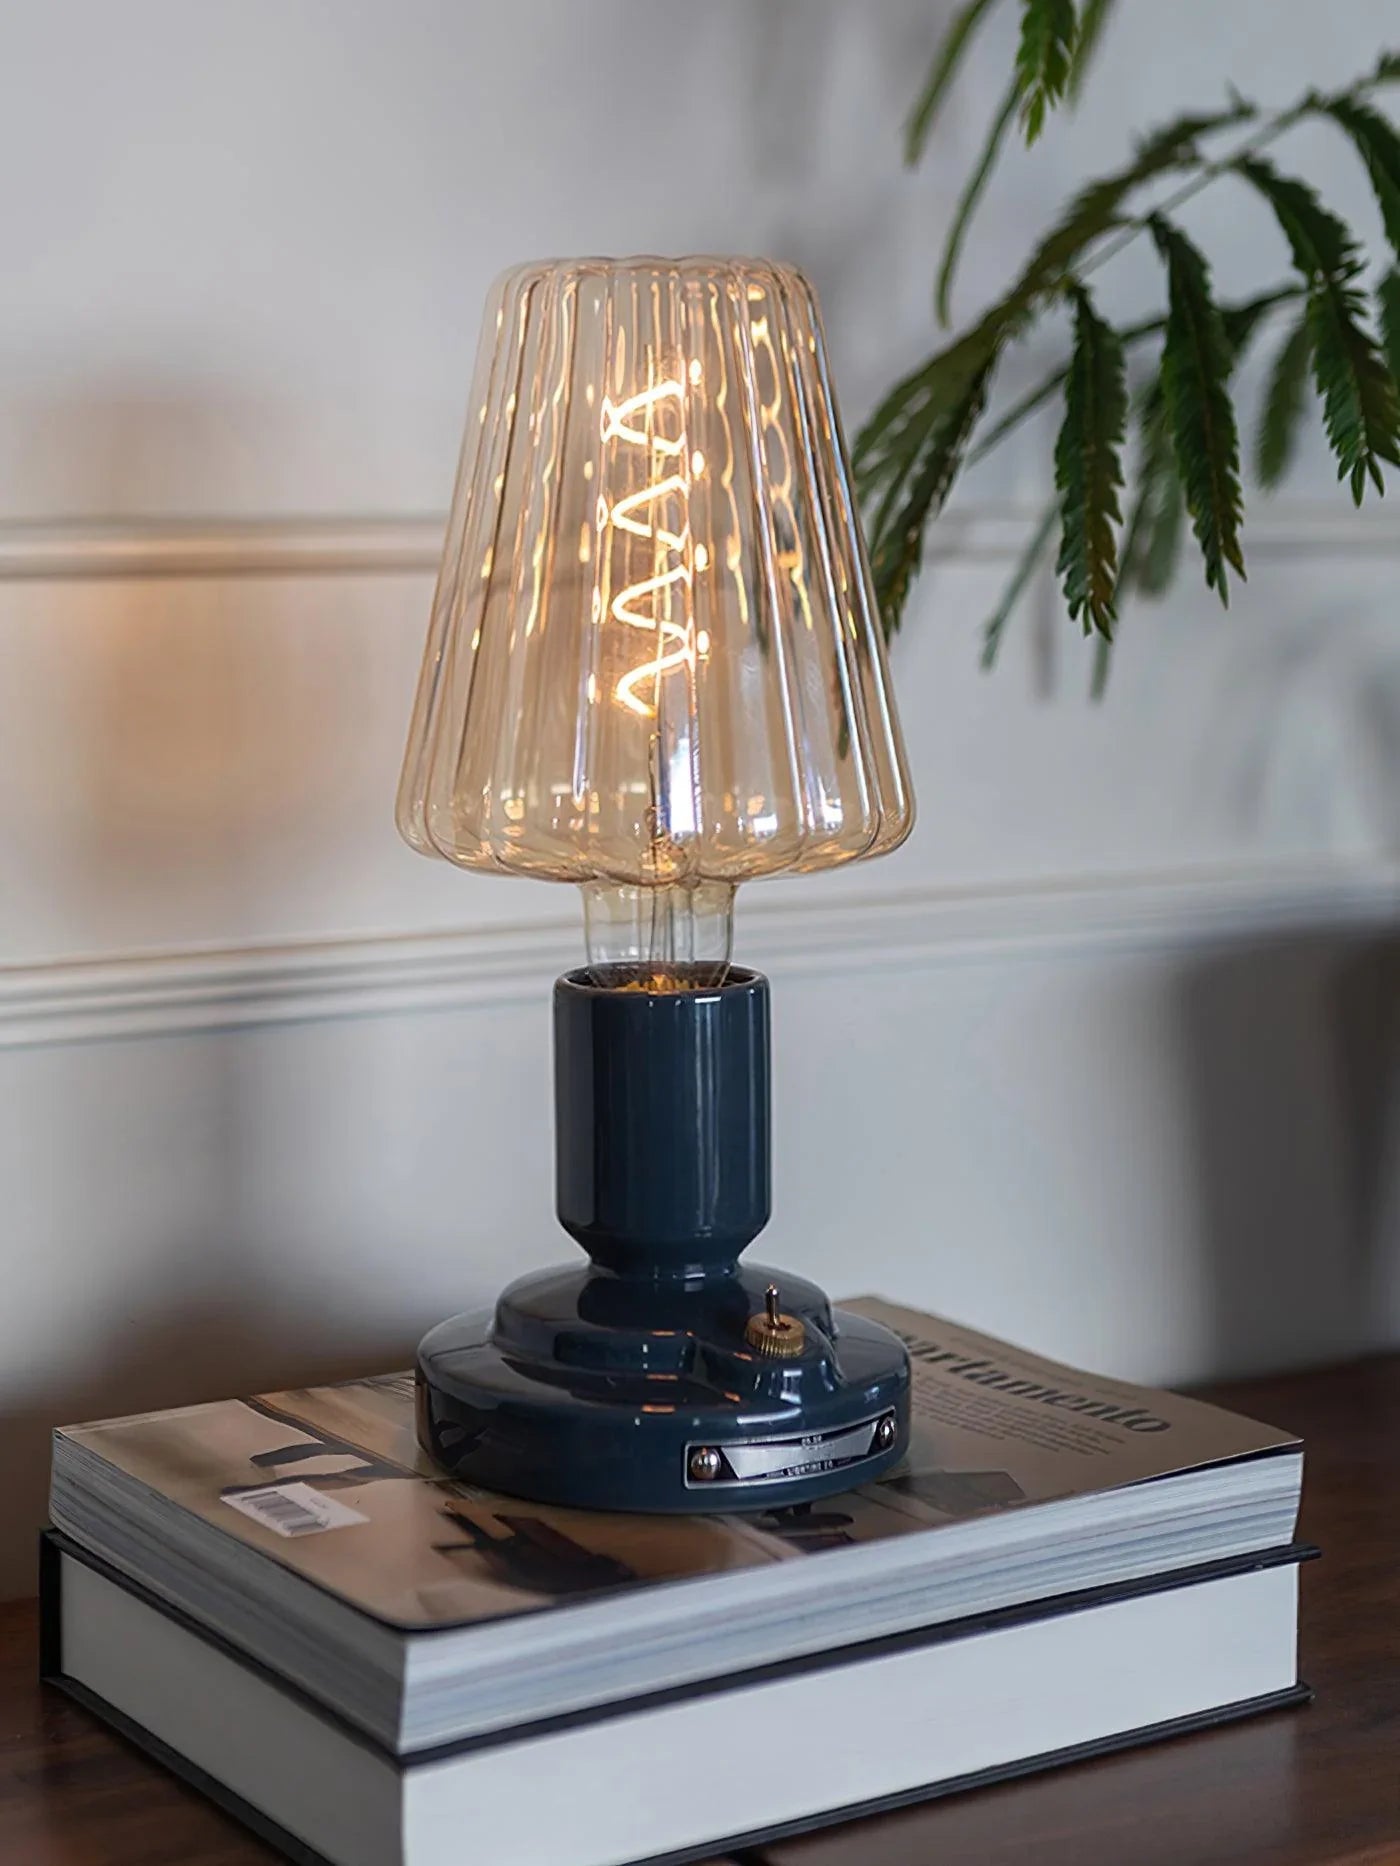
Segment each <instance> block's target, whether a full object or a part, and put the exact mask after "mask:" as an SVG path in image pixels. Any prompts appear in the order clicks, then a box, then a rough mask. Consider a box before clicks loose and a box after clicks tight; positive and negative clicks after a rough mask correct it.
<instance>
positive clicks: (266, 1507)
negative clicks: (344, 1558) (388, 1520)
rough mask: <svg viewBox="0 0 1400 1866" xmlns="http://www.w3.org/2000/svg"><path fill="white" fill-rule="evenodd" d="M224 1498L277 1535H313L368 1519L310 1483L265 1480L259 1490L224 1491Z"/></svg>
mask: <svg viewBox="0 0 1400 1866" xmlns="http://www.w3.org/2000/svg"><path fill="white" fill-rule="evenodd" d="M223 1500H224V1502H225V1503H228V1504H231V1505H232V1506H233V1508H234V1509H235V1510H241V1511H242V1512H243V1514H244V1515H245V1516H251V1517H252V1519H253V1521H254V1522H255V1523H261V1524H262V1526H263V1528H264V1529H271V1530H273V1531H274V1532H275V1533H276V1534H277V1535H279V1536H316V1535H320V1534H321V1532H322V1531H323V1530H325V1529H345V1528H347V1527H348V1526H349V1525H350V1524H351V1523H367V1522H368V1521H369V1518H368V1516H362V1515H361V1514H360V1512H359V1511H358V1510H352V1509H351V1508H350V1506H349V1504H348V1503H338V1502H337V1501H336V1499H335V1498H334V1497H327V1496H324V1495H322V1493H321V1492H320V1491H319V1490H313V1489H312V1488H311V1486H310V1484H265V1485H264V1486H263V1488H262V1489H261V1490H240V1491H237V1492H236V1493H234V1494H233V1495H232V1496H230V1495H227V1494H226V1495H225V1497H224V1499H223Z"/></svg>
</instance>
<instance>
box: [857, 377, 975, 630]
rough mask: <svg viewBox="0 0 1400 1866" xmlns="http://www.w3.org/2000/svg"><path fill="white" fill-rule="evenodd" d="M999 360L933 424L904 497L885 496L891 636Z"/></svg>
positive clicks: (882, 564) (883, 562)
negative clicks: (932, 521) (926, 535)
mask: <svg viewBox="0 0 1400 1866" xmlns="http://www.w3.org/2000/svg"><path fill="white" fill-rule="evenodd" d="M996 362H997V356H996V354H995V353H994V354H993V355H992V356H991V357H990V358H989V359H988V361H987V362H986V363H985V364H984V365H983V366H982V368H981V369H980V370H979V371H978V372H977V374H976V375H975V376H974V377H973V378H972V380H971V381H970V382H969V383H968V384H967V386H966V388H965V389H964V391H963V393H962V395H961V397H960V398H959V399H958V400H957V401H956V402H954V403H952V404H951V405H950V406H948V407H947V408H945V409H944V411H943V413H942V414H941V416H940V417H939V419H938V420H937V421H935V422H934V423H933V424H932V425H931V427H930V429H929V432H928V435H927V438H926V440H925V443H924V446H923V448H922V449H921V450H920V452H919V454H918V455H917V457H916V458H915V460H914V461H913V463H912V466H911V468H910V470H909V471H907V472H906V473H905V474H904V475H903V477H902V479H901V482H900V489H901V494H902V496H901V498H900V499H899V501H898V502H897V503H893V502H891V501H890V500H889V499H888V498H887V499H886V500H885V501H884V502H882V506H881V509H880V511H879V512H878V513H877V514H876V517H875V520H874V522H873V523H872V526H871V531H870V574H871V580H872V582H873V583H874V586H875V596H876V600H877V602H878V604H879V608H880V620H881V623H882V625H883V627H884V631H885V635H886V637H889V636H891V635H893V634H894V633H895V631H896V630H897V629H898V627H899V625H900V623H901V622H902V621H903V619H904V605H905V603H906V601H907V600H908V596H909V588H910V585H911V583H912V582H913V580H914V577H915V575H916V574H917V572H918V569H919V564H920V562H921V560H922V557H923V546H924V532H925V530H926V528H927V526H928V523H929V521H930V519H931V518H933V517H935V516H936V515H937V513H938V512H939V511H940V510H941V509H942V506H943V502H944V500H945V499H946V498H947V496H948V492H949V489H950V487H951V486H952V483H953V480H954V479H955V477H956V476H957V471H958V468H959V466H960V465H961V464H962V457H963V453H964V451H965V450H966V447H967V442H968V437H969V435H970V434H971V432H972V430H973V428H974V427H975V425H976V423H977V419H978V417H979V416H980V414H981V413H982V410H983V408H984V407H985V406H986V400H987V390H988V387H989V386H990V383H991V378H992V371H993V370H994V368H995V367H996Z"/></svg>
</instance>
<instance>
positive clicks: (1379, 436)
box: [1238, 157, 1400, 505]
mask: <svg viewBox="0 0 1400 1866" xmlns="http://www.w3.org/2000/svg"><path fill="white" fill-rule="evenodd" d="M1238 168H1239V171H1240V173H1241V174H1242V175H1243V176H1244V177H1245V178H1246V179H1247V180H1248V181H1249V182H1251V183H1252V184H1253V186H1254V187H1255V188H1257V189H1258V190H1259V192H1260V193H1261V194H1262V195H1263V196H1264V198H1265V199H1266V200H1267V201H1268V202H1269V204H1270V206H1271V207H1272V208H1273V210H1274V215H1275V218H1276V219H1277V221H1278V223H1279V226H1280V227H1281V228H1282V230H1283V234H1284V237H1285V238H1286V239H1287V241H1288V244H1289V247H1290V248H1291V250H1292V253H1293V263H1294V265H1295V266H1296V267H1297V269H1298V271H1299V272H1300V273H1301V274H1302V275H1303V277H1304V278H1305V279H1306V281H1307V284H1308V305H1307V319H1308V331H1309V336H1310V341H1311V347H1312V359H1313V377H1314V380H1315V381H1316V384H1317V392H1318V394H1319V395H1320V396H1321V398H1322V415H1323V425H1324V426H1325V428H1326V430H1327V439H1328V441H1329V443H1330V444H1331V448H1332V452H1333V454H1334V456H1335V457H1336V461H1337V476H1338V478H1339V479H1346V480H1348V481H1349V482H1350V485H1351V495H1352V498H1353V499H1355V501H1356V502H1357V504H1358V505H1359V504H1360V503H1361V499H1362V495H1363V494H1364V492H1365V489H1366V481H1367V479H1370V481H1371V482H1372V484H1373V485H1374V486H1375V488H1376V490H1377V491H1378V492H1383V491H1384V490H1385V481H1384V478H1383V477H1382V474H1381V467H1380V463H1381V461H1382V460H1387V461H1390V462H1391V463H1392V464H1400V437H1398V436H1397V430H1400V404H1397V399H1396V387H1395V380H1394V378H1393V377H1392V375H1391V373H1390V370H1389V368H1388V367H1387V366H1386V363H1385V360H1384V358H1383V357H1382V356H1381V354H1380V352H1379V350H1378V349H1377V348H1376V344H1375V340H1374V338H1373V337H1372V335H1371V333H1370V331H1369V330H1368V329H1367V327H1366V322H1365V305H1364V301H1363V299H1362V297H1361V293H1360V292H1359V291H1358V290H1357V289H1356V286H1355V284H1354V280H1355V278H1356V276H1357V274H1358V272H1359V271H1360V270H1361V267H1362V263H1363V262H1362V257H1361V253H1360V249H1359V248H1358V246H1357V244H1356V241H1355V239H1354V238H1353V237H1352V234H1351V232H1350V230H1349V228H1348V227H1347V226H1346V224H1345V222H1343V221H1341V220H1339V219H1338V218H1337V216H1336V215H1335V214H1333V213H1330V212H1329V211H1328V210H1327V209H1326V208H1325V207H1324V206H1323V205H1322V203H1321V202H1320V201H1319V200H1318V198H1317V196H1316V194H1315V193H1314V192H1313V190H1312V189H1311V188H1310V187H1308V185H1307V183H1306V182H1302V181H1299V180H1297V179H1296V178H1295V177H1293V176H1288V175H1280V174H1279V173H1278V171H1277V170H1276V169H1275V168H1274V167H1273V166H1272V165H1271V164H1270V163H1268V162H1264V161H1261V160H1260V159H1259V158H1258V157H1253V158H1250V159H1246V160H1244V161H1241V162H1240V163H1239V164H1238Z"/></svg>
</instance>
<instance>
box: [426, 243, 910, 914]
mask: <svg viewBox="0 0 1400 1866" xmlns="http://www.w3.org/2000/svg"><path fill="white" fill-rule="evenodd" d="M398 821H399V827H400V830H401V832H402V834H403V835H404V837H405V838H406V839H407V841H408V842H409V843H411V844H412V846H413V847H414V848H416V849H418V850H420V851H421V852H422V853H423V854H425V855H438V856H442V857H445V858H446V859H447V860H448V861H451V862H456V863H458V864H460V865H461V866H463V867H465V868H474V869H481V870H486V871H489V872H494V873H504V874H514V875H534V876H538V877H540V878H542V879H545V880H553V881H576V882H581V883H584V884H585V885H587V884H597V885H599V886H601V887H602V888H605V889H614V890H615V889H618V888H621V889H623V890H625V891H626V892H624V893H623V894H622V895H621V896H611V897H610V900H611V903H612V904H611V905H610V906H609V908H608V910H607V911H606V913H602V912H599V913H595V912H592V911H591V912H590V925H591V924H592V923H593V921H594V920H595V919H597V920H598V921H599V922H600V923H601V922H602V921H603V920H607V921H608V922H609V923H610V924H611V923H616V922H618V921H619V920H625V919H626V918H627V917H628V913H629V912H630V913H632V915H633V919H634V922H637V923H640V922H643V921H646V920H648V919H649V918H651V917H654V914H655V910H656V906H657V903H656V902H655V901H650V902H649V896H648V894H647V893H643V894H641V895H640V896H639V895H638V894H637V893H636V892H635V891H637V890H642V891H654V890H658V889H667V890H671V889H681V890H685V891H686V893H687V898H690V897H692V896H694V897H695V898H697V899H699V900H700V901H701V903H702V909H703V910H704V911H708V906H709V904H712V903H713V902H714V901H720V902H723V903H725V904H726V905H727V898H728V892H729V890H731V889H732V888H733V886H734V885H735V884H737V883H739V882H742V881H747V880H752V879H754V878H755V877H758V876H763V875H777V874H785V873H786V874H792V873H802V872H807V871H809V870H812V869H817V868H824V867H830V866H834V865H835V864H838V863H842V862H848V861H853V860H856V859H858V858H859V857H862V856H868V855H877V854H881V853H883V852H884V851H885V850H888V849H892V848H894V847H895V846H896V845H897V844H898V843H900V842H901V841H902V840H903V839H904V837H905V836H906V835H907V834H908V832H909V829H910V827H911V824H912V821H913V803H912V798H911V795H910V790H909V782H908V777H907V773H906V770H905V764H904V754H903V749H902V746H901V743H900V736H899V729H898V726H897V723H896V721H895V716H894V708H893V704H892V702H891V699H890V695H889V690H888V677H887V672H886V667H885V660H884V650H883V645H882V641H881V636H880V631H879V626H878V621H877V617H876V611H875V605H874V599H873V595H872V592H871V589H870V583H869V575H868V571H867V568H866V564H865V558H864V551H863V546H862V542H861V537H860V532H859V528H858V523H857V518H856V511H855V505H854V500H853V495H852V490H851V484H850V473H849V468H848V464H847V460H846V454H845V448H844V445H843V442H842V439H841V432H840V426H839V422H838V418H837V413H836V403H835V397H834V394H833V390H832V386H831V378H830V373H829V370H828V367H827V358H826V350H825V344H824V340H823V336H822V330H821V320H820V316H819V314H818V311H817V305H816V300H815V297H814V295H813V292H812V289H811V287H810V285H808V283H807V281H806V280H805V279H804V278H803V277H802V276H801V275H800V274H799V273H797V272H795V271H793V270H792V269H790V268H788V267H784V266H779V265H774V264H771V263H769V262H767V261H762V260H737V259H680V260H666V259H651V258H643V259H629V260H607V259H584V260H571V261H564V262H558V263H547V264H534V265H525V266H519V267H517V268H515V269H514V270H513V271H511V272H508V273H507V274H506V275H505V276H504V277H503V278H502V279H501V280H500V281H499V282H498V283H497V285H496V286H495V288H494V289H493V291H492V294H491V297H490V300H489V303H488V307H487V316H486V323H485V329H484V333H483V337H482V341H481V347H480V352H479V355H478V360H477V368H476V380H475V386H474V389H473V394H472V404H471V411H470V415H469V419H468V423H467V435H466V440H465V444H464V447H463V452H462V460H461V465H460V469H459V472H458V478H457V489H456V495H455V497H454V500H453V506H452V514H451V518H450V520H449V525H448V534H447V543H446V549H445V552H444V556H443V564H442V571H441V575H440V578H439V582H438V589H437V595H436V598H435V602H434V609H433V617H432V622H431V626H430V630H429V636H428V643H427V649H426V653H425V656H424V663H423V671H422V676H421V680H420V684H419V689H418V696H417V701H416V704H415V707H414V712H413V721H412V726H411V729H410V733H409V742H408V750H407V756H406V759H405V763H404V771H403V779H402V783H401V786H400V792H399V808H398ZM697 890H699V893H698V895H696V891H697ZM618 900H621V901H623V902H624V903H626V902H630V903H631V906H630V907H627V908H625V909H624V910H622V911H619V910H618V909H617V901H618ZM638 900H640V902H641V905H640V907H638V905H637V903H638ZM642 937H643V940H645V932H643V935H642Z"/></svg>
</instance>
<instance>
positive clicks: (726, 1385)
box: [417, 1264, 909, 1512]
mask: <svg viewBox="0 0 1400 1866" xmlns="http://www.w3.org/2000/svg"><path fill="white" fill-rule="evenodd" d="M770 1284H776V1285H777V1287H778V1289H779V1292H780V1296H781V1304H782V1310H783V1312H784V1315H785V1317H787V1318H788V1319H789V1320H790V1321H794V1322H796V1323H799V1324H800V1325H801V1333H802V1337H803V1343H802V1348H801V1351H800V1353H798V1354H796V1355H794V1356H793V1357H791V1358H785V1359H772V1358H768V1357H766V1356H765V1355H764V1354H763V1353H761V1352H759V1351H757V1350H755V1349H753V1348H751V1347H750V1346H749V1345H748V1344H747V1342H746V1339H745V1327H746V1324H747V1323H748V1321H749V1319H750V1318H751V1317H752V1316H754V1315H756V1314H757V1315H762V1313H763V1310H764V1302H765V1292H766V1290H767V1288H768V1286H769V1285H770ZM417 1380H418V1408H419V1411H418V1435H419V1438H420V1440H421V1442H422V1444H423V1447H424V1449H425V1450H426V1451H427V1452H428V1453H429V1455H430V1456H431V1457H432V1458H433V1459H434V1460H435V1462H436V1463H437V1464H438V1465H440V1466H441V1467H442V1468H443V1469H444V1470H446V1471H448V1472H450V1473H451V1474H452V1475H453V1476H455V1477H458V1478H461V1479H464V1480H465V1481H467V1482H469V1483H473V1484H481V1485H483V1486H485V1487H486V1488H488V1489H492V1490H505V1491H509V1492H510V1493H511V1494H513V1495H515V1496H521V1497H529V1498H533V1499H535V1500H536V1501H539V1502H544V1503H558V1504H567V1505H572V1506H575V1507H579V1508H585V1509H613V1510H640V1511H686V1512H693V1511H700V1510H710V1511H730V1510H762V1509H773V1508H775V1507H780V1506H785V1505H789V1504H796V1503H805V1502H810V1501H812V1500H813V1499H815V1498H817V1497H825V1496H829V1495H831V1494H832V1493H833V1492H835V1491H840V1490H849V1489H851V1488H852V1487H854V1486H855V1485H857V1484H865V1483H869V1482H870V1481H871V1480H872V1479H873V1478H876V1477H879V1476H880V1475H881V1473H882V1472H884V1471H886V1470H888V1469H889V1467H890V1466H891V1465H892V1464H894V1463H895V1462H896V1460H897V1459H898V1458H900V1457H901V1456H902V1455H903V1452H904V1450H905V1447H906V1445H907V1443H908V1436H909V1363H908V1357H907V1355H906V1354H905V1351H904V1347H903V1345H902V1343H901V1342H900V1341H899V1340H898V1338H897V1337H896V1336H894V1335H892V1334H891V1333H890V1331H889V1330H888V1329H886V1328H882V1327H880V1326H879V1324H878V1323H875V1322H870V1321H867V1320H866V1319H865V1318H864V1317H862V1316H856V1315H850V1314H845V1313H843V1312H842V1311H840V1310H833V1309H832V1308H831V1305H830V1304H829V1303H828V1301H827V1299H826V1297H825V1296H824V1295H823V1294H822V1292H821V1290H819V1289H818V1288H817V1287H816V1286H815V1285H814V1284H812V1283H807V1282H803V1281H802V1280H801V1279H800V1278H797V1277H791V1276H786V1275H780V1274H779V1273H777V1272H774V1271H769V1270H765V1269H763V1268H762V1267H760V1266H758V1265H749V1264H745V1265H739V1266H735V1267H734V1268H733V1269H731V1270H729V1271H727V1272H720V1273H716V1272H713V1271H712V1272H710V1273H708V1274H706V1275H704V1276H702V1277H700V1278H697V1279H677V1280H675V1281H670V1282H668V1281H651V1280H643V1279H639V1278H632V1277H619V1276H615V1275H612V1274H610V1273H609V1272H607V1271H605V1270H604V1271H600V1270H597V1269H593V1268H590V1267H588V1266H587V1265H584V1266H580V1268H578V1269H577V1270H575V1269H564V1270H553V1271H546V1272H544V1273H543V1274H542V1275H539V1276H531V1277H525V1278H523V1279H522V1280H521V1281H520V1282H518V1283H514V1284H512V1285H511V1287H510V1288H509V1289H507V1290H506V1291H505V1293H504V1294H503V1295H502V1297H501V1299H500V1301H499V1303H498V1304H497V1306H496V1310H495V1314H494V1316H493V1315H491V1314H489V1313H487V1314H480V1313H478V1314H474V1315H459V1316H454V1317H453V1318H452V1319H451V1320H450V1321H446V1322H443V1323H441V1324H439V1326H438V1327H436V1328H434V1329H433V1330H432V1331H431V1332H430V1333H429V1334H428V1335H426V1336H425V1337H424V1339H423V1341H422V1343H421V1345H420V1347H419V1350H418V1370H417Z"/></svg>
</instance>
